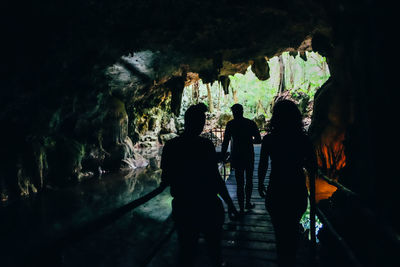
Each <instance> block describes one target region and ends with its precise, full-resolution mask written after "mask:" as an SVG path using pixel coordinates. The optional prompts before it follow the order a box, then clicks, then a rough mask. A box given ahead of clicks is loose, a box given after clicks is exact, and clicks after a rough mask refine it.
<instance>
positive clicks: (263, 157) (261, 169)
mask: <svg viewBox="0 0 400 267" xmlns="http://www.w3.org/2000/svg"><path fill="white" fill-rule="evenodd" d="M267 140H268V136H265V137H264V139H263V141H262V144H261V151H260V163H259V165H258V193H259V194H260V196H261V197H265V194H266V192H267V190H266V189H265V185H264V181H265V175H266V174H267V170H268V158H269V151H268V149H269V148H268V144H267Z"/></svg>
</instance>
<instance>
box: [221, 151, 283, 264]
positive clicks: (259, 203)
mask: <svg viewBox="0 0 400 267" xmlns="http://www.w3.org/2000/svg"><path fill="white" fill-rule="evenodd" d="M254 151H255V162H254V173H253V193H252V198H251V202H252V203H254V204H255V205H256V206H255V208H254V209H252V210H250V211H246V212H245V215H244V217H243V218H242V219H240V220H238V221H230V220H229V218H226V220H225V224H224V235H223V241H222V248H223V255H224V259H225V261H226V262H227V264H228V266H232V267H239V266H257V267H258V266H259V267H270V266H277V264H276V247H275V235H274V230H273V227H272V223H271V218H270V216H269V214H268V213H267V211H266V210H265V201H264V199H263V198H261V197H260V195H259V194H258V177H257V170H258V163H259V158H260V146H259V145H256V146H255V147H254ZM268 174H269V173H268ZM234 175H235V173H234V171H232V173H231V174H230V176H229V178H228V180H227V181H226V185H227V188H228V191H229V194H230V195H231V197H232V199H233V201H234V203H235V206H236V207H237V209H239V204H238V201H237V197H236V179H235V176H234ZM268 177H269V175H267V177H266V180H265V184H266V185H267V184H268Z"/></svg>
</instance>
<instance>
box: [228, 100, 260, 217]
mask: <svg viewBox="0 0 400 267" xmlns="http://www.w3.org/2000/svg"><path fill="white" fill-rule="evenodd" d="M231 110H232V114H233V120H231V121H229V122H228V123H227V125H226V129H225V134H224V141H223V142H222V151H221V152H222V155H223V156H224V155H225V154H226V151H227V149H228V145H229V142H230V141H231V139H232V142H231V166H232V168H234V169H235V178H236V184H237V191H236V194H237V198H238V202H239V208H240V213H241V214H243V213H244V208H245V206H244V192H246V209H252V208H254V206H255V205H254V204H252V203H251V202H250V201H251V193H252V191H253V170H254V147H253V144H259V143H261V136H260V132H259V130H258V127H257V125H256V123H255V122H254V121H252V120H249V119H247V118H244V117H243V106H242V105H240V104H235V105H233V106H232V107H231ZM245 173H246V187H245V185H244V184H245V183H244V174H245Z"/></svg>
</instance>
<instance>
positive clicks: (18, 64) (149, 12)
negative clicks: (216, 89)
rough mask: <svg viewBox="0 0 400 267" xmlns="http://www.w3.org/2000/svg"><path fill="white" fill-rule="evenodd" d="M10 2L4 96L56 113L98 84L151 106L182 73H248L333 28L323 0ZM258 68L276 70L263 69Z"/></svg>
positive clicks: (212, 77) (212, 76)
mask: <svg viewBox="0 0 400 267" xmlns="http://www.w3.org/2000/svg"><path fill="white" fill-rule="evenodd" d="M12 5H14V7H11V9H10V12H8V16H7V17H6V20H7V25H9V26H10V27H9V28H8V29H9V32H8V34H9V35H10V38H9V42H6V45H8V47H7V50H6V51H8V53H5V58H4V60H5V61H6V62H8V63H9V64H8V65H7V68H5V69H4V73H5V74H6V75H5V76H6V77H7V79H6V80H5V81H4V87H5V88H7V89H8V90H2V95H3V97H2V98H3V100H4V101H6V102H7V103H12V102H14V101H11V100H10V99H13V98H16V99H17V100H16V101H19V102H23V103H25V102H26V101H25V100H26V99H28V100H27V101H28V102H29V101H31V100H32V99H35V98H36V99H38V98H40V102H43V101H44V102H45V103H44V104H43V103H41V108H43V106H45V107H46V108H48V110H53V111H54V110H55V109H57V107H58V106H59V105H60V103H63V102H65V99H67V100H68V101H69V102H70V103H73V102H74V101H75V100H74V98H76V97H79V99H84V98H85V97H86V98H93V92H104V91H107V90H108V91H110V90H111V91H113V90H114V89H115V88H117V89H118V90H115V91H116V92H117V93H115V94H116V95H118V96H121V98H125V97H127V98H128V99H132V98H135V99H138V101H141V102H142V103H148V105H153V104H154V103H155V102H154V103H153V102H152V101H148V100H149V99H152V98H154V99H158V100H157V101H159V100H160V99H163V98H165V96H164V95H163V94H162V92H161V91H162V90H159V89H160V88H165V87H166V86H163V85H164V84H166V82H167V81H169V80H170V79H172V78H174V77H183V76H185V78H184V84H185V85H188V84H190V83H191V82H193V81H195V80H197V79H199V78H200V79H202V80H203V82H207V83H208V82H214V81H217V80H221V76H228V75H233V74H235V73H238V72H239V73H244V72H245V71H246V69H247V68H248V67H249V65H251V64H253V63H254V62H258V63H259V64H257V66H261V69H264V70H265V69H266V68H265V63H264V62H263V61H264V60H265V59H268V58H270V57H273V56H274V55H278V54H280V53H281V52H282V51H292V52H294V53H297V51H299V52H304V51H305V50H310V49H311V47H310V37H309V36H310V34H312V33H313V32H315V31H317V30H323V31H329V29H330V26H329V22H328V21H327V16H326V14H325V11H326V10H325V9H324V7H323V6H322V4H320V3H319V2H317V1H256V0H253V1H227V0H220V1H192V0H188V1H181V0H168V1H167V0H165V1H160V0H136V1H127V0H113V1H64V2H62V1H61V2H58V1H57V2H54V1H41V2H36V3H26V4H25V5H24V6H21V5H20V4H18V3H12ZM252 69H253V70H254V69H257V68H255V66H253V68H252ZM104 72H106V74H108V75H104ZM264 72H265V71H264ZM256 74H257V73H256ZM104 76H106V77H107V76H108V78H110V77H111V83H107V82H106V80H105V77H104ZM257 76H258V77H259V78H260V79H266V78H267V77H268V75H266V74H265V73H262V71H261V72H260V73H259V75H257ZM178 84H182V83H178ZM169 86H170V85H169ZM110 88H111V89H110ZM90 95H92V96H90ZM21 98H23V99H22V100H21ZM124 101H125V100H124ZM12 105H13V106H15V105H14V104H12ZM6 116H7V115H6Z"/></svg>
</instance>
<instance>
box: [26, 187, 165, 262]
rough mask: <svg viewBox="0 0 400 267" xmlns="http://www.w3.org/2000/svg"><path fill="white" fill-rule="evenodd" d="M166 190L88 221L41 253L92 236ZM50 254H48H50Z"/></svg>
mask: <svg viewBox="0 0 400 267" xmlns="http://www.w3.org/2000/svg"><path fill="white" fill-rule="evenodd" d="M165 188H166V186H165V185H163V184H162V185H160V186H159V187H157V188H156V189H154V190H153V191H151V192H149V193H147V194H146V195H144V196H142V197H140V198H138V199H135V200H133V201H132V202H130V203H128V204H125V205H123V206H122V207H119V208H117V209H115V210H113V211H111V212H110V213H108V214H104V215H102V216H100V217H99V218H97V219H95V220H93V221H90V222H88V223H86V224H85V225H83V226H78V227H76V228H74V229H72V230H70V231H69V232H68V233H67V234H65V235H64V236H62V237H60V238H58V239H57V240H56V241H51V242H49V243H48V244H47V246H46V248H45V249H43V250H42V251H43V252H44V253H47V254H48V253H49V252H50V251H52V252H53V253H54V252H55V253H57V252H59V251H60V250H61V249H62V248H64V247H65V246H66V245H68V244H71V243H74V242H77V241H79V240H81V239H82V238H84V237H85V236H88V235H90V234H93V233H95V232H97V231H99V230H101V229H103V228H105V227H106V226H108V225H110V224H112V223H113V222H115V221H116V220H118V219H119V218H121V217H122V216H123V215H125V214H126V213H128V212H129V211H132V210H133V209H135V208H137V207H139V206H141V205H143V204H145V203H146V202H148V201H149V200H151V199H153V198H154V197H156V196H157V195H159V194H160V193H162V192H163V191H164V189H165ZM52 252H50V253H52ZM47 257H48V256H44V257H42V255H41V254H40V253H39V255H38V256H37V258H36V261H38V262H41V261H42V260H43V259H45V258H47ZM27 260H28V259H27ZM30 264H32V263H31V262H29V263H28V265H30Z"/></svg>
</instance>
